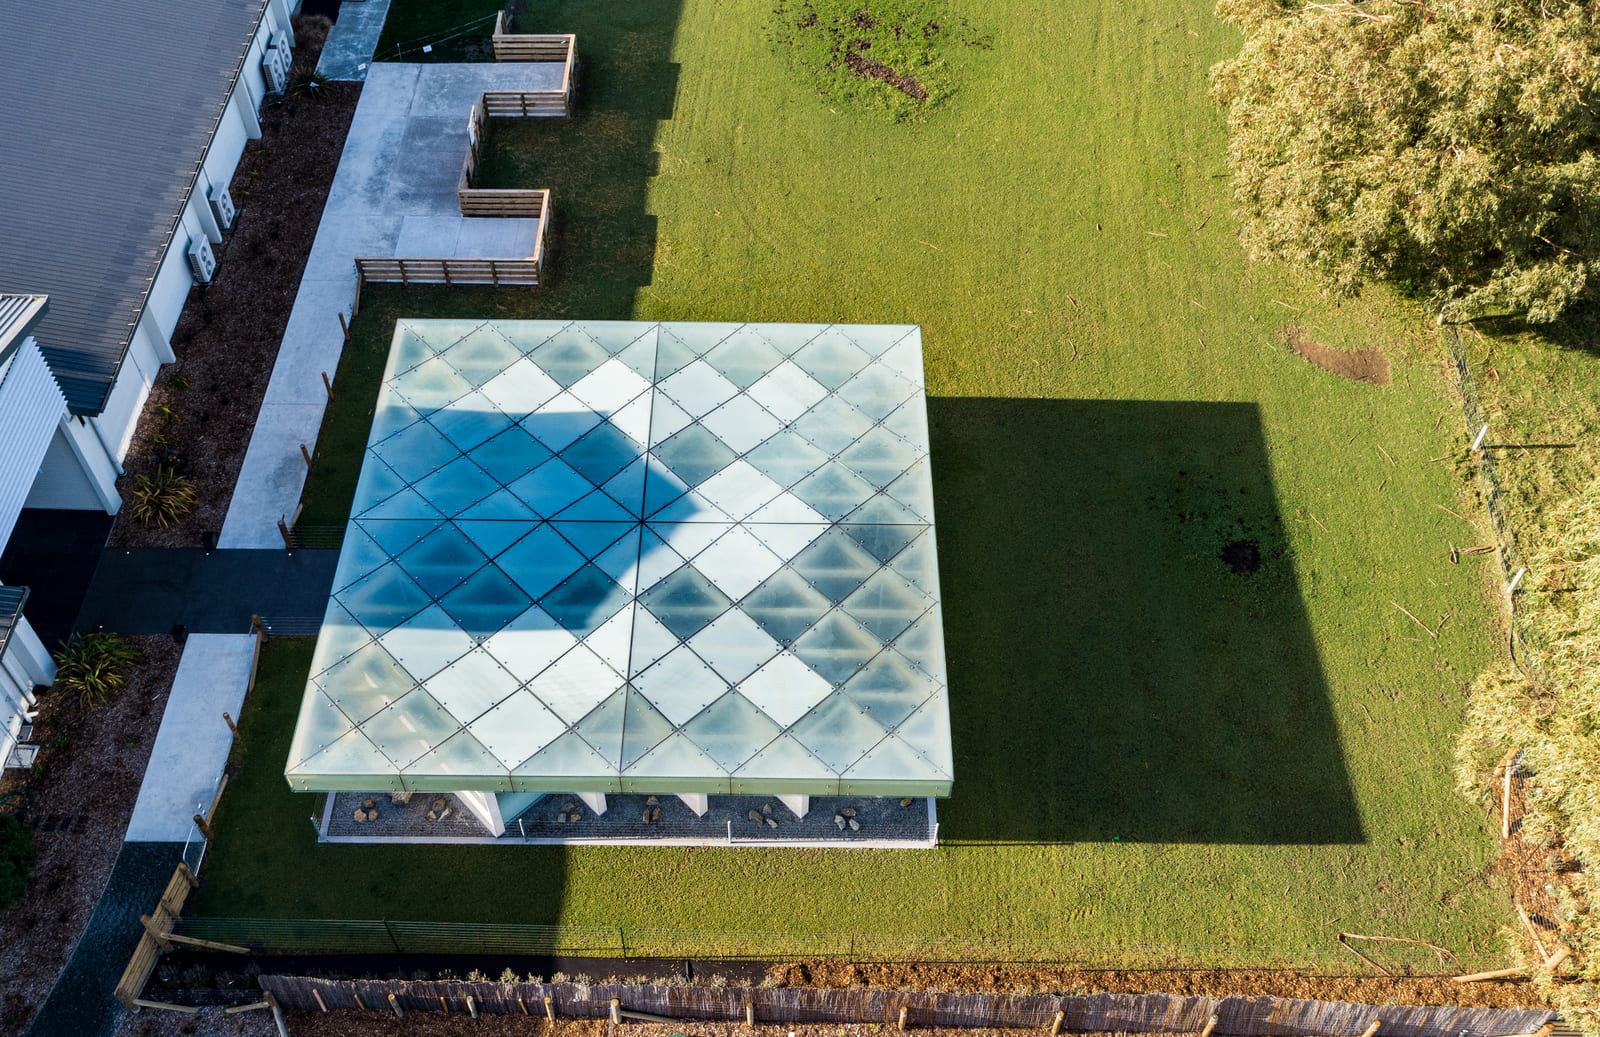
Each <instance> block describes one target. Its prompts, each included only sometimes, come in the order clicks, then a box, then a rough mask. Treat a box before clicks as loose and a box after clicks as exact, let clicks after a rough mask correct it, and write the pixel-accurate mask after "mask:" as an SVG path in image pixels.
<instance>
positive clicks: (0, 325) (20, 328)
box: [0, 294, 48, 361]
mask: <svg viewBox="0 0 1600 1037" xmlns="http://www.w3.org/2000/svg"><path fill="white" fill-rule="evenodd" d="M47 308H48V301H47V299H46V297H45V296H43V295H4V294H0V361H4V360H5V358H6V357H8V356H10V355H11V351H12V350H13V349H15V348H16V347H17V346H18V345H20V344H21V343H22V341H23V339H24V337H26V336H27V334H28V333H29V332H30V331H32V330H33V328H34V325H36V324H38V323H39V319H40V318H41V317H43V316H44V314H45V310H46V309H47Z"/></svg>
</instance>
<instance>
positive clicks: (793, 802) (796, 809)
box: [778, 796, 811, 817]
mask: <svg viewBox="0 0 1600 1037" xmlns="http://www.w3.org/2000/svg"><path fill="white" fill-rule="evenodd" d="M778 802H779V803H782V804H783V805H784V806H786V807H788V808H789V809H790V811H792V812H793V813H794V816H795V817H805V816H806V815H807V814H809V813H810V812H811V797H810V796H779V797H778Z"/></svg>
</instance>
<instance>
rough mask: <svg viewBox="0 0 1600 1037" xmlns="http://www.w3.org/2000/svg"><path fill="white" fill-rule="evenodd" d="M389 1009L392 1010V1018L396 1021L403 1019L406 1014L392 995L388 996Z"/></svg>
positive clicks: (398, 1000)
mask: <svg viewBox="0 0 1600 1037" xmlns="http://www.w3.org/2000/svg"><path fill="white" fill-rule="evenodd" d="M389 1007H390V1008H392V1009H394V1017H395V1018H396V1019H404V1018H405V1016H406V1013H405V1012H404V1011H402V1010H401V1008H400V999H399V998H397V997H395V996H394V994H392V993H391V994H390V995H389Z"/></svg>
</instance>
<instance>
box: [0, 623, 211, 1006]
mask: <svg viewBox="0 0 1600 1037" xmlns="http://www.w3.org/2000/svg"><path fill="white" fill-rule="evenodd" d="M129 640H131V641H133V642H134V643H135V644H137V645H138V646H139V648H140V651H141V653H142V656H143V657H142V659H141V660H140V662H139V664H138V665H137V666H136V667H135V668H134V670H133V672H132V673H131V674H130V675H129V677H128V680H127V682H126V683H125V684H124V685H123V686H122V687H121V688H120V689H118V690H117V691H116V692H115V693H114V695H113V697H112V698H111V700H110V701H108V702H106V703H105V704H104V705H101V706H98V707H96V708H93V709H88V710H86V709H83V708H82V707H80V706H79V705H78V703H77V702H76V700H74V699H72V698H69V697H67V696H66V695H65V694H63V693H56V692H46V693H45V694H44V695H42V696H40V700H39V716H38V719H37V720H36V721H35V724H34V738H35V740H36V741H38V742H39V743H40V744H42V745H43V746H44V748H43V749H41V750H40V752H39V759H38V764H37V767H36V770H37V773H35V774H31V775H30V774H29V772H27V771H20V772H18V771H13V772H9V773H8V774H7V776H6V779H5V782H4V783H3V784H0V793H5V792H11V793H15V795H14V796H13V797H12V798H11V799H10V800H9V801H7V802H6V805H5V807H4V809H6V810H8V811H15V812H17V813H19V814H20V815H21V816H22V818H23V819H24V820H25V821H27V822H29V823H30V824H31V825H32V826H33V829H34V837H33V844H34V850H35V853H36V854H37V857H36V860H35V862H34V866H33V875H32V878H31V879H30V880H29V883H28V892H27V893H26V895H25V896H24V898H23V900H22V901H21V902H20V903H18V904H16V905H14V906H12V907H11V908H10V909H9V910H7V911H5V912H3V913H0V933H4V934H5V939H3V940H0V1033H20V1032H22V1030H23V1029H24V1027H25V1025H26V1023H27V1020H28V1018H29V1017H30V1016H31V1015H32V1014H33V1011H34V1009H35V1008H36V1007H37V1005H38V1004H39V1003H40V1002H42V1001H43V1000H44V996H45V994H46V993H47V992H48V991H49V989H50V986H51V984H52V983H53V982H54V981H55V978H56V974H57V973H58V972H60V971H61V968H62V966H63V965H65V964H66V961H67V957H68V955H69V954H70V953H71V951H72V947H73V944H74V943H76V942H77V939H78V933H79V932H81V931H82V929H83V926H84V923H85V922H87V921H88V919H89V914H90V912H91V911H93V910H94V905H95V901H97V900H98V899H99V898H100V893H101V891H102V890H103V889H104V888H105V884H106V879H107V878H108V877H109V876H110V874H111V866H112V864H113V863H115V861H116V859H117V851H118V850H120V849H121V848H122V836H123V834H124V832H126V830H127V827H128V817H129V815H131V814H132V813H133V804H134V801H135V800H136V799H137V798H138V796H139V782H140V779H141V778H142V777H143V775H144V768H145V764H146V762H148V761H149V759H150V750H151V748H152V747H153V746H154V745H155V740H156V731H157V730H158V729H159V728H160V726H161V713H162V710H163V709H165V708H166V703H167V693H168V692H169V691H171V690H172V677H173V674H174V673H176V672H177V668H178V655H179V653H180V649H179V647H178V645H177V644H176V643H174V642H173V640H172V639H171V638H170V637H165V636H161V637H134V638H130V639H129Z"/></svg>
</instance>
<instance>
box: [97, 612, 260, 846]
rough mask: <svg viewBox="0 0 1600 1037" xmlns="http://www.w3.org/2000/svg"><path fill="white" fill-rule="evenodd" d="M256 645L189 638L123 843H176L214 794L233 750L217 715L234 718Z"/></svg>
mask: <svg viewBox="0 0 1600 1037" xmlns="http://www.w3.org/2000/svg"><path fill="white" fill-rule="evenodd" d="M255 648H256V639H255V637H254V635H251V634H195V635H193V636H191V637H190V638H189V643H188V644H187V645H185V646H184V649H183V657H182V658H181V659H179V660H178V672H177V675H176V676H175V677H174V678H173V680H172V694H171V695H170V696H168V698H167V708H166V712H164V713H163V714H162V715H161V729H160V730H159V731H158V732H156V744H155V748H154V749H153V750H152V751H151V753H150V764H149V766H147V767H146V768H145V772H144V782H143V784H141V785H140V786H139V799H138V801H137V802H136V803H134V806H133V817H132V818H131V819H130V820H129V822H128V834H127V841H128V842H178V843H181V842H183V841H184V840H186V839H187V838H188V837H189V830H190V828H191V827H192V825H193V823H194V821H193V818H194V815H195V813H196V812H198V811H203V810H205V808H206V807H207V806H208V805H209V804H210V802H211V796H212V794H213V793H214V792H215V791H216V786H217V779H218V778H219V777H221V775H222V768H223V766H224V765H225V764H226V763H227V762H228V750H229V748H230V747H231V746H232V744H233V737H232V735H230V734H229V732H228V728H227V725H225V724H224V723H223V722H222V714H223V713H224V712H227V713H228V714H230V715H232V716H235V717H237V716H238V715H239V707H240V706H241V705H242V704H243V703H244V694H245V690H246V688H247V687H248V686H249V683H250V666H251V663H252V661H253V660H254V659H255Z"/></svg>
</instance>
